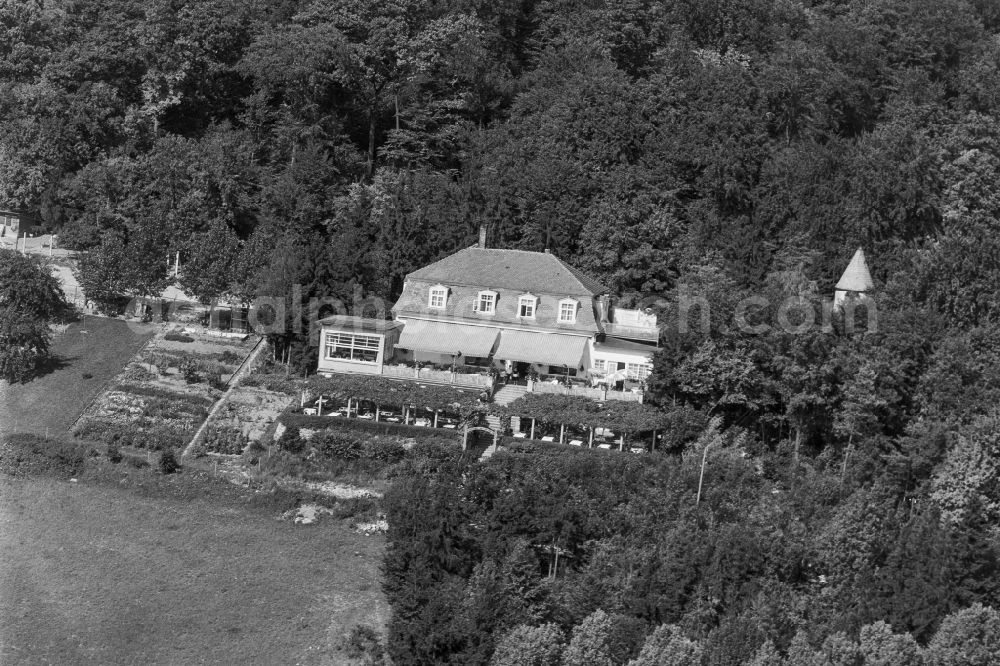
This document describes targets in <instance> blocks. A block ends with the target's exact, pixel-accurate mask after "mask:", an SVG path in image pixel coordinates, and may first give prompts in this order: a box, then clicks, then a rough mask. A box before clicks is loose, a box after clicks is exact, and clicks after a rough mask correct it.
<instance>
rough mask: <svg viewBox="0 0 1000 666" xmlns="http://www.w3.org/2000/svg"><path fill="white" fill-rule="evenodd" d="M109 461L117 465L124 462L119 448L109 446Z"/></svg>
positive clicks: (112, 445) (113, 445)
mask: <svg viewBox="0 0 1000 666" xmlns="http://www.w3.org/2000/svg"><path fill="white" fill-rule="evenodd" d="M108 460H110V461H111V462H112V463H114V464H115V465H117V464H118V463H120V462H121V461H122V452H121V451H119V450H118V446H117V445H115V444H108Z"/></svg>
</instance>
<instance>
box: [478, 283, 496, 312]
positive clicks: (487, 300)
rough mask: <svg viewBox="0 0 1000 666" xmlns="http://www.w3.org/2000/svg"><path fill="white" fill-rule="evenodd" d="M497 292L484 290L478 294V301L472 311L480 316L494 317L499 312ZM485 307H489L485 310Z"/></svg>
mask: <svg viewBox="0 0 1000 666" xmlns="http://www.w3.org/2000/svg"><path fill="white" fill-rule="evenodd" d="M497 295H498V294H497V292H495V291H490V290H489V289H483V290H482V291H480V292H479V293H478V294H476V300H475V302H474V303H473V304H472V310H473V311H474V312H478V313H479V314H484V315H492V314H495V313H496V311H497ZM484 305H488V306H489V307H487V308H483V306H484Z"/></svg>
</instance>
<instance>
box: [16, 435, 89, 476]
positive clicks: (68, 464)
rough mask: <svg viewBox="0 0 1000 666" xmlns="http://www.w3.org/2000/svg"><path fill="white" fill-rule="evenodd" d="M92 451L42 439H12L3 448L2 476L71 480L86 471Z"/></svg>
mask: <svg viewBox="0 0 1000 666" xmlns="http://www.w3.org/2000/svg"><path fill="white" fill-rule="evenodd" d="M92 453H93V451H92V449H91V448H90V447H87V446H84V445H81V444H79V443H76V442H71V441H65V440H62V439H46V438H44V437H40V436H38V435H29V434H18V435H11V436H9V437H8V438H7V440H6V441H4V442H3V443H2V444H0V472H3V473H5V474H10V475H11V476H36V475H37V476H55V477H59V478H69V477H71V476H76V475H77V474H79V473H80V472H81V471H82V470H83V465H84V462H85V461H86V459H87V458H88V457H89V456H90V455H92Z"/></svg>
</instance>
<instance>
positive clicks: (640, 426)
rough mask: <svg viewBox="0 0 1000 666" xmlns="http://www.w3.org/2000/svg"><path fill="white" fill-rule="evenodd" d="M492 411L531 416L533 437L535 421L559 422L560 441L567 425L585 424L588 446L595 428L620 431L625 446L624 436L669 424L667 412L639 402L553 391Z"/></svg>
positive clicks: (502, 416) (506, 416) (528, 395)
mask: <svg viewBox="0 0 1000 666" xmlns="http://www.w3.org/2000/svg"><path fill="white" fill-rule="evenodd" d="M491 407H492V409H491V413H493V414H496V415H497V416H499V417H500V419H501V422H503V423H509V421H510V417H512V416H516V417H520V418H522V419H531V432H530V437H531V439H534V438H535V422H536V421H541V422H543V423H549V424H559V441H560V442H562V441H563V439H564V435H565V431H566V426H567V425H574V426H579V427H582V428H585V429H587V430H588V431H589V433H590V442H589V444H588V445H589V446H591V447H592V446H593V445H594V430H595V429H597V428H605V429H608V430H612V431H614V432H615V433H618V434H619V449H624V448H625V436H626V435H627V434H628V435H635V434H639V433H644V432H652V433H653V443H654V446H655V443H656V431H657V430H661V429H663V428H665V427H667V424H668V423H669V419H668V416H667V415H666V414H664V413H663V412H661V411H659V410H658V409H656V408H654V407H651V406H649V405H644V404H642V403H637V402H622V401H614V400H608V401H607V402H595V401H594V400H591V399H589V398H581V397H577V396H570V395H558V394H551V393H526V394H524V395H523V396H521V397H520V398H518V399H517V400H515V401H514V402H512V403H510V404H509V405H507V406H506V407H502V406H499V405H491Z"/></svg>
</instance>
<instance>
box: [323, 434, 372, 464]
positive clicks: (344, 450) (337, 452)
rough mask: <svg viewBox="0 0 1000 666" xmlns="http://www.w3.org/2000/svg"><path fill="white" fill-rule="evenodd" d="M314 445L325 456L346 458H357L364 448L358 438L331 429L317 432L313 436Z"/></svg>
mask: <svg viewBox="0 0 1000 666" xmlns="http://www.w3.org/2000/svg"><path fill="white" fill-rule="evenodd" d="M313 445H314V446H315V447H316V450H317V451H319V452H320V454H322V455H323V456H328V457H331V458H343V459H344V460H357V459H358V458H360V457H361V455H362V451H363V450H364V449H363V446H362V444H361V442H360V441H359V440H358V439H357V438H355V437H352V436H350V435H347V434H344V433H339V432H331V431H329V430H327V431H326V432H322V433H317V434H316V436H315V437H314V438H313Z"/></svg>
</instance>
